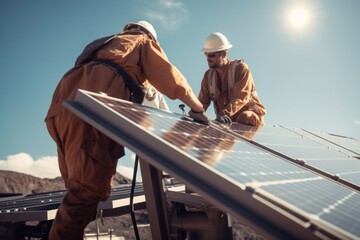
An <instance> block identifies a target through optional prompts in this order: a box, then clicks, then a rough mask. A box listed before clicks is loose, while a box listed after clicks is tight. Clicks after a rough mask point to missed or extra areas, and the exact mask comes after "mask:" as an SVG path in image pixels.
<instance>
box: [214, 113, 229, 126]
mask: <svg viewBox="0 0 360 240" xmlns="http://www.w3.org/2000/svg"><path fill="white" fill-rule="evenodd" d="M215 120H216V121H218V122H220V123H224V124H231V123H232V121H231V118H230V117H229V116H228V115H226V114H223V115H217V116H216V119H215Z"/></svg>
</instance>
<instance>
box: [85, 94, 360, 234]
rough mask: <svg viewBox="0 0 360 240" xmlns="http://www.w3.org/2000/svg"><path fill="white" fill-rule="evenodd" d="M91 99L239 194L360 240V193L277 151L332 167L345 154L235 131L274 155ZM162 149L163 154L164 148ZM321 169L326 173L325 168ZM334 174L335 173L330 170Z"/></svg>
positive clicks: (167, 116) (262, 132) (214, 131)
mask: <svg viewBox="0 0 360 240" xmlns="http://www.w3.org/2000/svg"><path fill="white" fill-rule="evenodd" d="M93 97H94V98H95V99H97V101H99V102H101V104H100V105H103V107H105V108H109V109H111V111H115V112H117V114H118V115H119V117H124V118H126V119H129V120H131V121H132V123H133V125H134V127H137V128H139V129H143V130H144V132H148V133H150V134H151V135H152V136H153V137H154V138H159V139H162V140H163V141H164V144H171V145H172V146H174V149H175V150H176V149H177V150H176V151H179V152H183V153H184V154H189V155H191V156H192V157H193V158H195V159H197V160H198V161H201V162H202V163H205V164H206V165H207V166H208V169H209V171H211V172H216V173H217V174H218V175H219V176H223V177H224V179H227V180H228V181H229V184H236V185H237V186H238V187H239V189H238V190H239V192H241V191H244V189H252V190H253V191H254V193H255V194H259V196H262V197H265V198H267V199H271V200H272V201H275V202H277V204H278V205H280V206H282V207H283V208H284V209H288V210H291V211H294V212H297V213H298V214H302V215H304V217H306V218H307V219H309V220H310V221H311V222H316V223H319V224H320V225H323V226H327V227H335V228H336V229H340V231H341V232H345V233H346V234H347V235H348V236H350V237H354V236H356V237H360V218H359V216H360V194H359V192H358V191H355V190H352V189H350V188H348V187H344V186H343V185H341V184H339V183H336V182H335V181H332V180H329V179H327V178H325V177H323V176H321V175H319V174H317V173H315V172H313V171H309V170H308V169H306V168H304V167H301V166H299V165H298V164H295V163H293V162H291V161H289V160H286V159H285V158H282V157H280V156H279V155H277V154H276V151H279V152H281V153H283V154H285V155H287V156H289V157H292V158H296V159H305V160H306V161H312V162H311V164H314V165H316V162H317V161H319V162H321V161H322V160H323V161H326V160H331V161H333V162H332V163H334V164H336V163H337V161H339V162H340V161H342V163H345V161H344V160H343V159H345V158H346V157H345V155H344V154H343V153H340V152H337V151H332V150H331V149H328V148H326V147H324V146H323V145H321V144H318V143H316V142H314V141H312V140H311V139H308V138H303V137H302V136H300V135H298V134H296V133H294V132H291V131H289V130H287V129H284V128H281V127H271V126H270V127H269V126H264V127H263V128H261V129H257V131H253V130H252V129H250V128H249V129H250V130H249V129H248V131H237V130H236V129H234V131H235V132H237V134H239V135H241V136H245V137H246V138H247V139H249V140H252V141H254V142H256V143H260V144H263V145H265V146H267V147H268V148H271V149H274V150H275V152H271V151H267V150H265V149H263V148H261V146H260V147H259V146H257V145H254V144H252V143H251V142H248V141H246V140H243V139H242V138H240V137H237V136H236V134H235V135H234V134H230V133H228V132H226V131H222V130H221V129H220V128H219V126H216V127H215V126H214V127H211V126H210V127H209V126H204V125H200V124H197V123H194V122H191V121H186V120H181V118H182V117H181V116H179V115H176V114H172V113H167V112H164V111H161V110H157V109H151V108H147V107H143V106H140V105H136V104H131V103H128V102H125V101H117V100H114V99H111V98H106V97H102V96H98V95H93ZM91 104H99V103H97V102H94V103H91ZM233 126H235V125H233ZM139 137H141V136H139ZM158 147H159V150H160V149H161V146H158ZM169 154H171V153H169ZM320 160H321V161H320ZM179 161H182V160H181V159H179ZM348 161H353V159H348ZM353 162H354V161H353ZM351 163H352V162H351ZM318 165H319V166H320V165H321V167H326V164H318ZM338 167H340V168H341V169H345V168H342V167H341V166H338ZM336 169H337V168H334V167H331V168H328V169H327V170H332V171H336ZM345 170H346V171H348V170H350V168H349V167H347V168H346V169H345ZM336 172H337V173H339V172H338V171H336ZM345 176H346V175H345ZM353 180H354V181H355V179H353ZM239 201H240V199H239Z"/></svg>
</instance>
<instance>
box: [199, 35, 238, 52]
mask: <svg viewBox="0 0 360 240" xmlns="http://www.w3.org/2000/svg"><path fill="white" fill-rule="evenodd" d="M230 48H232V45H231V44H230V42H229V41H228V40H227V38H226V37H225V36H224V35H223V34H222V33H219V32H214V33H212V34H210V35H209V36H208V37H207V38H206V40H205V43H204V48H203V49H201V51H203V52H218V51H222V50H227V49H230Z"/></svg>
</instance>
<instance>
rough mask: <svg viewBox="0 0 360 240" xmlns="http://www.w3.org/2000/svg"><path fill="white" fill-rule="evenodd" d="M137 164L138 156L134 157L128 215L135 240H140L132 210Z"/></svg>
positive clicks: (133, 210)
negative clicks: (129, 215)
mask: <svg viewBox="0 0 360 240" xmlns="http://www.w3.org/2000/svg"><path fill="white" fill-rule="evenodd" d="M138 162H139V156H138V155H136V156H135V163H134V172H133V178H132V182H131V192H130V214H131V220H132V223H133V226H134V233H135V238H136V240H140V237H139V231H138V228H137V224H136V219H135V208H134V203H133V202H134V192H135V185H136V173H137V168H138Z"/></svg>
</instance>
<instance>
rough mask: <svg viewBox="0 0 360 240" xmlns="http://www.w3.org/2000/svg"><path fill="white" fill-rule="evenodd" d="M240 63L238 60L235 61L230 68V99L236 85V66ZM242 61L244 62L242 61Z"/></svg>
mask: <svg viewBox="0 0 360 240" xmlns="http://www.w3.org/2000/svg"><path fill="white" fill-rule="evenodd" d="M238 61H239V60H237V59H235V60H234V61H231V63H230V68H229V71H228V96H229V97H230V96H231V94H232V92H233V89H234V83H235V70H236V66H237V65H238ZM240 61H242V60H240Z"/></svg>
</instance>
